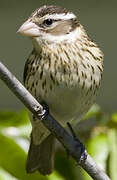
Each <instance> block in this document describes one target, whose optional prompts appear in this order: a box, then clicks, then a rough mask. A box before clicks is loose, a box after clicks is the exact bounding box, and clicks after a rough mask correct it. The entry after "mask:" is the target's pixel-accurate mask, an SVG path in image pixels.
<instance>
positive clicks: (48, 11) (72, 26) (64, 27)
mask: <svg viewBox="0 0 117 180" xmlns="http://www.w3.org/2000/svg"><path fill="white" fill-rule="evenodd" d="M80 26H81V25H80V23H79V22H78V20H77V17H76V16H75V14H73V13H72V12H71V11H68V10H67V9H66V8H63V7H59V6H43V7H41V8H39V9H37V10H36V11H34V12H33V13H32V15H31V16H30V17H29V19H28V20H27V21H26V22H25V23H24V24H23V25H22V26H21V27H20V28H19V30H18V32H19V33H21V34H23V35H26V36H29V37H31V38H33V39H36V41H40V40H43V41H48V42H50V43H52V42H54V43H56V42H60V41H64V40H68V41H74V40H76V37H78V36H80V34H81V28H80Z"/></svg>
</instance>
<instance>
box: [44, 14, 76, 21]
mask: <svg viewBox="0 0 117 180" xmlns="http://www.w3.org/2000/svg"><path fill="white" fill-rule="evenodd" d="M44 18H47V19H55V20H57V19H62V20H68V19H73V18H76V16H75V15H74V14H72V13H67V14H65V13H63V14H47V15H45V16H44Z"/></svg>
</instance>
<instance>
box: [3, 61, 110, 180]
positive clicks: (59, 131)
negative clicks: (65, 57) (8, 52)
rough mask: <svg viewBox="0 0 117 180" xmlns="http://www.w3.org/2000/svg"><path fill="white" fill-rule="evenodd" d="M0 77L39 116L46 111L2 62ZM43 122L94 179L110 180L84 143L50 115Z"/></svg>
mask: <svg viewBox="0 0 117 180" xmlns="http://www.w3.org/2000/svg"><path fill="white" fill-rule="evenodd" d="M0 78H1V79H2V80H3V81H4V83H5V84H6V85H7V86H8V87H9V88H10V89H11V91H13V93H14V94H15V95H16V96H17V97H18V98H19V99H20V100H21V101H22V102H23V104H24V105H25V106H26V107H27V108H28V109H29V110H30V111H31V112H32V113H33V114H34V115H35V116H36V117H37V118H38V119H40V114H43V113H44V110H43V107H42V106H41V105H40V104H39V102H38V101H37V100H36V99H35V98H34V97H33V96H32V95H31V94H30V93H29V92H28V90H26V88H25V87H24V86H23V85H22V84H21V83H20V82H19V81H18V80H17V79H16V78H15V76H14V75H13V74H12V73H11V72H10V71H9V70H8V69H7V68H6V67H5V66H4V65H3V64H2V63H1V62H0ZM42 123H43V124H44V125H45V126H46V127H47V128H48V129H49V130H50V131H51V132H52V133H53V134H54V135H55V136H56V138H57V139H58V140H59V141H60V142H61V144H62V145H63V146H64V147H65V149H66V150H67V151H68V152H69V154H70V155H71V156H72V157H73V158H74V159H75V161H76V162H77V163H78V164H79V165H80V166H81V167H82V168H83V169H84V170H85V171H86V172H87V173H88V174H89V175H90V176H91V177H92V178H93V179H94V180H110V178H109V177H108V176H107V175H106V174H105V173H104V172H103V171H102V170H101V169H100V167H98V166H97V165H96V163H95V162H94V161H93V159H92V158H91V157H90V155H89V154H88V153H87V151H86V149H85V148H84V146H83V145H82V143H81V142H80V141H79V140H78V139H77V140H76V139H75V138H73V136H71V135H70V134H68V132H67V131H66V130H65V129H64V128H63V127H62V126H61V125H60V124H59V123H58V122H57V121H56V120H55V119H54V118H53V117H52V116H51V115H50V114H48V115H47V116H46V117H45V118H43V120H42Z"/></svg>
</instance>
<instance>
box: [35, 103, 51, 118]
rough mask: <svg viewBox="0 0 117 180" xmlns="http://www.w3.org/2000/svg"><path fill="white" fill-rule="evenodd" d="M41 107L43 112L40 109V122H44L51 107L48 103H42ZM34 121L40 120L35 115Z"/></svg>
mask: <svg viewBox="0 0 117 180" xmlns="http://www.w3.org/2000/svg"><path fill="white" fill-rule="evenodd" d="M41 105H42V106H43V109H42V112H40V109H39V110H37V114H38V115H39V117H40V118H39V120H41V121H42V120H43V119H44V118H46V117H47V116H48V114H49V107H48V105H47V104H46V103H41ZM33 119H34V120H38V118H37V117H36V116H35V115H33Z"/></svg>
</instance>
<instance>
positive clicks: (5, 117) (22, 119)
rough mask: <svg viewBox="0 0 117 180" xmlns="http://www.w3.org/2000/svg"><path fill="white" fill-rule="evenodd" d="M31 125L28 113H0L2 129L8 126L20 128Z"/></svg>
mask: <svg viewBox="0 0 117 180" xmlns="http://www.w3.org/2000/svg"><path fill="white" fill-rule="evenodd" d="M27 123H29V117H28V112H27V111H26V110H23V111H21V112H10V111H9V112H8V111H0V128H1V127H8V126H16V127H17V126H20V125H23V124H27Z"/></svg>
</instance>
